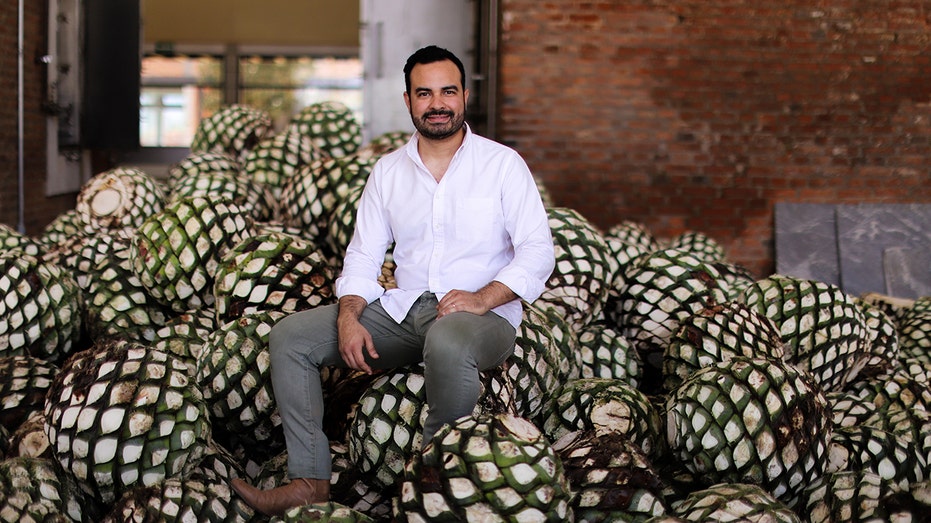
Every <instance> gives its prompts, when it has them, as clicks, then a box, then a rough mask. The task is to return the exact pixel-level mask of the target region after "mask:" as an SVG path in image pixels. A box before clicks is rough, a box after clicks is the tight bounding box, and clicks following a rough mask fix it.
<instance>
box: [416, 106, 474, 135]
mask: <svg viewBox="0 0 931 523" xmlns="http://www.w3.org/2000/svg"><path fill="white" fill-rule="evenodd" d="M438 115H446V116H449V117H450V118H449V122H447V123H445V124H442V125H437V124H431V123H430V122H429V121H428V119H429V118H430V117H431V116H438ZM411 121H413V122H414V128H415V129H417V132H419V133H420V134H421V135H422V136H424V137H425V138H429V139H431V140H443V139H445V138H449V137H450V136H452V135H454V134H456V133H458V132H459V131H460V130H461V129H462V126H463V124H464V123H465V113H458V114H457V113H454V112H452V111H428V112H426V113H424V114H423V115H422V116H421V117H420V118H415V117H414V114H413V113H411Z"/></svg>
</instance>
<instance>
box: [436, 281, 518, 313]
mask: <svg viewBox="0 0 931 523" xmlns="http://www.w3.org/2000/svg"><path fill="white" fill-rule="evenodd" d="M516 299H517V294H515V293H514V291H512V290H511V289H510V288H509V287H508V286H507V285H505V284H503V283H501V282H499V281H493V282H491V283H489V284H488V285H486V286H484V287H482V288H481V289H479V290H477V291H475V292H468V291H461V290H452V291H449V292H448V293H446V295H445V296H443V299H441V300H440V302H439V303H438V304H437V306H436V308H437V315H436V317H437V318H442V317H443V316H446V315H447V314H449V313H452V312H471V313H473V314H478V315H479V316H481V315H482V314H485V313H486V312H488V311H490V310H491V309H494V308H495V307H497V306H499V305H504V304H505V303H508V302H509V301H513V300H516Z"/></svg>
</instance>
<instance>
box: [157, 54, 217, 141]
mask: <svg viewBox="0 0 931 523" xmlns="http://www.w3.org/2000/svg"><path fill="white" fill-rule="evenodd" d="M222 72H223V61H222V59H221V58H219V57H212V56H200V57H189V56H182V57H164V56H147V57H145V58H143V60H142V78H141V82H142V90H141V95H140V103H141V105H142V109H141V113H140V123H139V127H140V129H139V130H140V143H141V144H142V146H143V147H187V146H189V145H190V144H191V140H192V139H193V138H194V133H195V131H196V130H197V125H198V124H199V122H200V120H201V119H202V118H203V117H205V116H207V115H210V114H213V113H214V112H216V111H217V109H219V107H220V104H221V102H222V89H223V84H222V78H223V75H222Z"/></svg>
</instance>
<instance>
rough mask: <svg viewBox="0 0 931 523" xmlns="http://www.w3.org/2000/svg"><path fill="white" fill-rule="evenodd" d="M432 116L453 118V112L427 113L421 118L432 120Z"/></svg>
mask: <svg viewBox="0 0 931 523" xmlns="http://www.w3.org/2000/svg"><path fill="white" fill-rule="evenodd" d="M431 116H453V112H452V111H427V112H425V113H423V116H421V118H430V117H431Z"/></svg>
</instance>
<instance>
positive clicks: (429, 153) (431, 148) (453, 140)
mask: <svg viewBox="0 0 931 523" xmlns="http://www.w3.org/2000/svg"><path fill="white" fill-rule="evenodd" d="M463 140H465V126H463V127H462V129H460V130H459V131H458V132H456V133H455V134H453V135H452V136H448V137H446V138H441V139H439V140H436V139H432V138H427V137H425V136H424V135H422V134H421V135H420V136H419V137H418V138H417V152H418V153H420V157H421V158H424V159H426V158H433V159H438V158H446V159H449V158H452V157H453V155H455V154H456V151H457V150H459V146H461V145H462V141H463Z"/></svg>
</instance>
